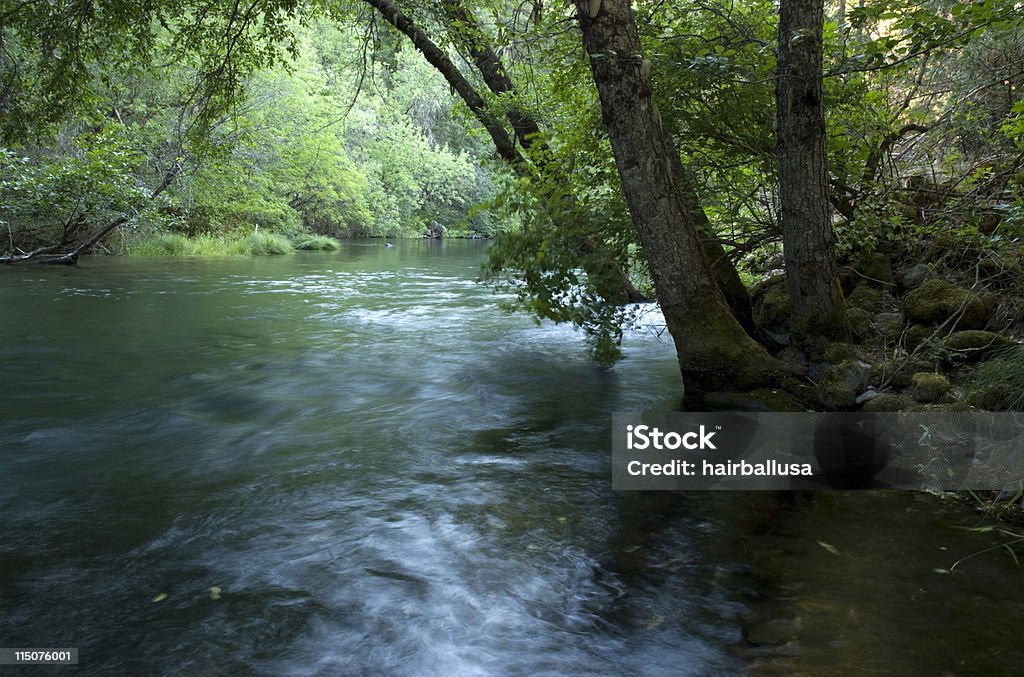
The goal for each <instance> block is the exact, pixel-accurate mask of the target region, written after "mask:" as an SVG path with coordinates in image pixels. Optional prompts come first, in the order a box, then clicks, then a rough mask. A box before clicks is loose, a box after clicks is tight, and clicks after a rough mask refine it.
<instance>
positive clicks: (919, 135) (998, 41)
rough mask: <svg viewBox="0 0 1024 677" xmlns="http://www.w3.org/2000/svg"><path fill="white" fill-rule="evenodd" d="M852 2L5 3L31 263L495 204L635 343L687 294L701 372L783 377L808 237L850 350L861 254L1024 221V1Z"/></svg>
mask: <svg viewBox="0 0 1024 677" xmlns="http://www.w3.org/2000/svg"><path fill="white" fill-rule="evenodd" d="M0 3H2V0H0ZM847 9H848V11H846V12H845V13H844V14H843V15H842V16H841V17H840V19H841V20H840V21H830V20H826V17H825V16H823V14H824V12H823V2H822V1H821V0H784V1H783V2H782V3H781V6H777V5H776V3H773V2H772V1H771V0H745V1H744V2H740V3H735V2H718V0H699V2H698V1H696V0H693V1H691V0H680V1H679V2H674V3H663V2H650V3H648V2H637V3H626V2H624V0H578V2H576V4H575V10H576V16H569V15H568V14H566V13H565V12H563V11H561V10H556V9H555V8H554V7H550V6H545V5H544V4H543V3H539V2H538V3H526V4H522V5H517V6H511V5H506V4H504V3H497V2H493V1H492V0H442V1H441V2H438V3H423V2H415V1H413V0H362V2H359V3H347V4H338V3H322V2H319V1H316V0H314V2H311V3H310V4H308V5H304V6H302V7H301V8H300V6H299V5H296V4H295V3H294V2H291V1H290V0H261V2H260V3H257V4H255V5H250V6H247V7H245V8H242V7H240V6H238V5H236V4H235V3H231V2H222V1H221V0H215V1H214V2H213V3H209V2H202V3H199V2H198V0H185V1H184V4H181V3H179V4H176V5H169V4H167V3H163V2H159V1H158V2H155V3H138V2H136V1H135V0H118V2H116V3H114V5H104V6H103V7H102V8H97V7H95V6H93V3H88V2H85V1H84V0H70V1H69V2H66V3H59V4H56V5H55V4H52V3H10V2H9V3H7V4H0V18H2V21H0V139H2V144H3V146H4V148H5V150H4V151H3V152H2V153H0V165H2V167H0V170H2V171H3V176H2V177H0V220H2V221H3V223H2V224H0V227H2V228H3V230H4V231H6V234H7V238H6V242H4V244H3V245H0V246H2V247H3V251H2V252H0V256H6V257H7V260H18V259H22V258H25V257H26V256H28V255H38V254H39V253H41V252H42V253H49V254H53V255H55V256H59V255H60V254H61V253H62V252H63V253H67V252H70V251H81V249H79V247H80V246H82V245H89V243H90V242H92V240H93V238H95V237H96V236H97V234H99V235H102V234H105V233H119V234H120V235H122V236H123V237H122V238H120V239H108V240H107V242H108V243H109V246H110V247H111V248H115V247H119V246H123V245H124V243H128V242H130V241H131V240H132V239H133V238H137V237H140V236H142V235H144V234H146V233H160V232H186V233H198V232H203V231H207V232H230V231H238V230H244V229H250V228H253V227H254V226H259V227H260V228H263V229H270V230H276V231H278V232H281V233H285V234H289V233H297V232H299V231H301V230H307V231H312V232H316V233H325V234H397V233H402V232H417V231H420V230H421V229H425V228H424V227H425V226H431V225H433V223H434V222H441V223H444V224H445V225H449V226H450V225H452V223H453V222H464V223H466V224H467V225H468V226H469V227H470V228H472V229H474V230H476V231H478V232H488V233H490V232H497V231H501V232H502V237H500V238H499V239H498V241H497V242H496V243H495V245H494V246H493V247H492V248H491V249H490V261H489V263H488V266H487V269H486V271H485V274H486V276H487V277H488V278H489V279H490V280H491V281H492V282H494V283H496V284H505V285H506V288H507V289H511V290H513V291H514V292H515V294H516V296H517V298H518V301H519V304H520V306H521V307H524V308H526V309H528V310H530V311H531V312H533V313H534V314H535V315H536V316H538V317H542V318H548V319H552V320H555V321H568V322H572V323H574V324H576V325H578V326H581V327H583V328H585V329H586V330H587V331H588V332H590V334H591V335H592V336H593V337H594V343H595V346H596V348H597V351H596V352H597V354H598V355H599V356H601V357H602V358H603V359H604V360H605V361H610V360H612V359H614V358H615V357H616V355H617V344H618V341H619V339H620V338H621V335H622V327H623V326H624V324H625V323H627V322H628V321H629V319H630V317H631V309H630V306H629V305H628V304H627V302H628V301H631V300H636V299H638V298H642V297H643V296H644V295H645V294H646V295H650V294H653V293H656V295H657V297H658V299H659V301H660V302H661V306H662V309H663V310H664V312H665V316H666V322H667V323H668V325H669V329H670V331H671V333H672V335H673V338H674V340H675V342H676V346H677V350H678V352H679V356H680V363H681V368H682V370H683V372H684V374H685V376H686V379H687V383H688V385H689V386H690V387H691V389H693V390H699V389H702V388H717V387H731V388H737V387H741V386H742V387H746V386H748V385H754V384H756V383H763V382H766V381H770V380H772V379H775V378H776V377H777V376H778V375H779V372H778V365H777V364H776V363H775V362H774V361H773V360H772V359H771V358H770V357H769V356H768V354H767V353H766V352H765V351H764V349H763V348H762V347H761V346H760V345H758V344H757V343H756V342H755V341H753V340H752V339H751V338H750V336H752V335H753V336H759V337H761V338H764V336H763V335H762V334H759V333H758V332H757V331H756V329H757V327H755V326H754V323H753V321H752V316H751V313H750V305H749V296H748V292H747V287H749V286H750V285H751V284H753V283H754V282H755V281H756V280H757V277H758V276H759V275H761V274H763V273H764V271H765V270H767V269H776V268H778V267H780V266H779V264H778V260H777V257H778V255H779V254H780V253H783V251H784V257H783V260H784V267H785V269H786V272H787V274H788V279H789V285H790V301H791V303H790V305H791V306H792V308H791V310H792V315H793V317H794V318H795V321H794V323H793V327H792V328H793V329H794V330H795V332H796V335H797V337H798V339H804V338H813V337H814V336H815V335H823V336H826V337H829V338H837V337H838V338H842V337H843V334H844V327H845V321H844V319H843V299H842V296H841V294H840V292H839V286H838V285H837V282H836V277H837V275H836V273H837V270H838V269H839V264H840V263H843V264H852V263H854V262H855V261H856V260H857V259H858V258H859V257H861V256H862V255H864V254H870V253H873V252H874V251H875V250H876V249H877V248H879V247H884V248H887V251H905V252H917V251H919V250H921V249H922V248H923V247H925V246H928V245H929V244H930V243H935V242H940V241H944V240H943V238H945V237H947V235H948V234H949V233H954V234H955V237H957V238H960V240H959V241H964V242H970V243H972V246H976V247H979V248H982V249H984V248H998V247H1007V246H1009V244H1008V243H1013V242H1014V241H1015V238H1020V237H1021V236H1022V231H1021V228H1022V226H1021V224H1024V207H1021V204H1022V203H1024V200H1022V199H1021V197H1020V195H1021V186H1022V185H1024V182H1022V181H1021V179H1020V176H1021V173H1022V170H1024V160H1022V159H1021V158H1022V157H1024V156H1022V155H1021V153H1020V152H1019V147H1020V144H1021V143H1022V141H1021V140H1022V139H1024V131H1022V130H1024V123H1022V122H1021V118H1022V115H1024V112H1022V111H1024V102H1022V97H1021V92H1022V91H1024V76H1022V75H1021V74H1020V73H1019V72H1018V71H1019V70H1020V69H1019V68H1015V65H1019V62H1020V58H1019V56H1020V55H1021V54H1022V51H1021V48H1020V45H1021V44H1022V38H1021V28H1020V15H1019V11H1018V10H1016V9H1015V8H1014V7H1013V6H1012V5H1011V4H1010V3H992V2H968V1H967V0H954V1H951V2H911V1H910V0H884V1H882V0H880V1H879V2H872V3H863V4H859V5H857V6H856V7H853V6H852V5H850V4H849V3H847ZM577 18H578V20H579V21H578V25H579V28H580V30H581V32H582V36H583V40H582V44H583V45H584V49H583V50H582V51H581V49H580V45H581V40H580V32H578V31H576V30H571V29H570V28H571V27H572V26H573V25H574V24H573V23H572V22H573V21H575V20H576V19H577ZM410 46H411V47H414V48H415V50H414V49H412V48H410ZM455 95H457V96H458V97H459V99H461V101H462V102H463V103H464V104H465V106H453V105H452V100H453V99H452V97H453V96H455ZM495 160H497V161H495ZM837 215H838V216H837ZM115 242H117V243H118V244H117V245H115V244H114V243H115ZM96 243H97V244H101V243H100V241H99V240H97V241H96ZM783 245H784V246H783ZM741 276H742V281H741ZM744 282H745V283H746V286H745V285H744Z"/></svg>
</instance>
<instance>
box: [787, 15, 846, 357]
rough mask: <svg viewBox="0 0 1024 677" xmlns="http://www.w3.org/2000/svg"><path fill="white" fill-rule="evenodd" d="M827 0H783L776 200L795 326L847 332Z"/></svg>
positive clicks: (807, 332)
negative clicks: (832, 146)
mask: <svg viewBox="0 0 1024 677" xmlns="http://www.w3.org/2000/svg"><path fill="white" fill-rule="evenodd" d="M823 25H824V0H782V4H781V6H780V13H779V47H778V50H779V53H778V72H777V87H776V105H777V109H776V110H777V113H776V114H777V119H776V125H777V130H776V133H777V139H778V156H779V198H780V201H781V204H782V210H781V219H782V242H783V246H784V248H785V259H786V275H787V278H788V284H789V299H790V305H791V307H792V310H793V319H794V326H793V329H794V331H795V332H796V334H797V335H798V336H803V337H807V336H813V335H824V336H830V337H838V336H841V335H844V334H845V333H846V332H847V329H846V317H845V312H844V309H843V304H842V295H841V293H840V290H839V285H838V283H837V276H836V272H837V271H836V259H835V235H834V233H833V230H832V207H831V204H830V202H829V194H828V164H827V156H826V151H825V106H824V93H823V88H822V72H821V65H822V54H821V44H822V27H823Z"/></svg>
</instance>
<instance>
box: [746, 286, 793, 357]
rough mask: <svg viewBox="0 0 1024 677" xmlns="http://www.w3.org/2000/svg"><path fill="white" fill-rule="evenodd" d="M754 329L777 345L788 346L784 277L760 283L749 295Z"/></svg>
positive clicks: (787, 313)
mask: <svg viewBox="0 0 1024 677" xmlns="http://www.w3.org/2000/svg"><path fill="white" fill-rule="evenodd" d="M750 303H751V308H752V311H753V316H754V327H755V328H756V329H757V331H758V332H759V333H761V334H762V335H764V336H767V337H769V338H770V339H771V340H773V341H775V342H776V343H777V344H779V345H788V344H789V341H790V337H789V320H790V315H791V313H790V308H789V289H788V288H787V287H786V278H785V276H784V275H779V276H777V277H773V278H771V279H770V280H767V281H765V282H762V283H761V284H759V285H758V286H757V287H755V288H754V290H753V291H752V292H751V294H750Z"/></svg>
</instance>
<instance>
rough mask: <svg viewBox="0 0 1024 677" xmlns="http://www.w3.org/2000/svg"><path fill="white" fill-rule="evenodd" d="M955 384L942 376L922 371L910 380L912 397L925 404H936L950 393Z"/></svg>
mask: <svg viewBox="0 0 1024 677" xmlns="http://www.w3.org/2000/svg"><path fill="white" fill-rule="evenodd" d="M952 387H953V384H951V383H950V382H949V379H948V378H946V377H945V376H943V375H942V374H934V373H932V372H928V371H920V372H918V373H916V374H914V376H913V377H912V378H911V379H910V395H911V397H913V398H914V399H915V400H917V401H918V402H921V403H923V404H934V403H936V402H938V401H939V400H941V399H942V397H943V395H945V394H946V393H948V392H949V390H950V388H952Z"/></svg>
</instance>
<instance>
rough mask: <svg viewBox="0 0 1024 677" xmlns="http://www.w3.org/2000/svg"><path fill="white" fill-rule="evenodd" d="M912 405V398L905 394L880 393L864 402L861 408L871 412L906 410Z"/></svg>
mask: <svg viewBox="0 0 1024 677" xmlns="http://www.w3.org/2000/svg"><path fill="white" fill-rule="evenodd" d="M912 406H914V400H912V399H910V398H909V397H907V396H906V395H897V394H895V393H882V394H881V395H879V396H878V397H876V398H874V399H872V400H869V401H867V402H865V403H864V406H863V407H862V408H861V410H862V411H873V412H892V411H906V410H907V409H909V408H910V407H912Z"/></svg>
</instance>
